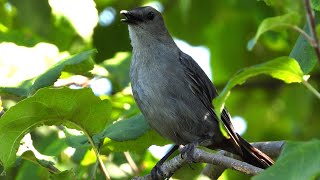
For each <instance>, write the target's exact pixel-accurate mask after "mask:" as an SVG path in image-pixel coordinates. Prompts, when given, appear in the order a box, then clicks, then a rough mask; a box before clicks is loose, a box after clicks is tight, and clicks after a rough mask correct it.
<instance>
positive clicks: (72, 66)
mask: <svg viewBox="0 0 320 180" xmlns="http://www.w3.org/2000/svg"><path fill="white" fill-rule="evenodd" d="M95 52H96V50H88V51H84V52H81V53H79V54H76V55H73V56H70V57H68V58H66V59H64V60H62V61H59V62H58V63H57V64H55V65H54V66H52V67H51V68H49V69H48V70H47V71H46V72H44V73H43V74H41V75H39V76H37V77H35V78H33V79H29V80H26V81H23V82H21V83H20V84H19V85H17V86H16V87H0V93H10V94H14V95H18V96H29V95H32V94H33V93H34V92H35V91H36V90H38V89H40V88H43V87H47V86H51V85H52V84H53V83H54V82H55V81H56V80H57V79H58V78H59V76H60V75H61V72H62V71H67V72H70V73H74V74H85V73H87V72H88V71H89V70H91V69H92V68H93V64H94V63H93V61H92V59H90V56H91V55H93V54H94V53H95Z"/></svg>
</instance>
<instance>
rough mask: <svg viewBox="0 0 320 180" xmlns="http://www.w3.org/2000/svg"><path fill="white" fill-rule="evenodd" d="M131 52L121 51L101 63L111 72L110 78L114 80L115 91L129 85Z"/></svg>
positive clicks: (113, 87)
mask: <svg viewBox="0 0 320 180" xmlns="http://www.w3.org/2000/svg"><path fill="white" fill-rule="evenodd" d="M130 59H131V54H130V53H128V52H119V53H117V54H116V55H115V56H114V57H113V58H112V59H107V60H105V61H103V63H101V65H102V66H103V67H104V68H106V69H107V70H108V72H109V74H108V78H109V79H110V81H111V82H112V90H113V92H118V91H121V90H122V89H124V88H125V87H127V86H128V84H129V82H130V80H129V69H130V63H131V60H130Z"/></svg>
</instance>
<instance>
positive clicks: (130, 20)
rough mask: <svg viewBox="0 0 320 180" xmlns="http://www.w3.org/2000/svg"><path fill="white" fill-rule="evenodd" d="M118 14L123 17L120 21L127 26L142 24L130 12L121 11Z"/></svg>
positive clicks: (140, 20)
mask: <svg viewBox="0 0 320 180" xmlns="http://www.w3.org/2000/svg"><path fill="white" fill-rule="evenodd" d="M120 14H122V15H124V16H125V18H123V19H121V22H124V23H127V24H137V23H138V22H142V19H141V18H140V17H139V16H138V15H136V14H135V13H133V12H132V11H127V10H121V11H120Z"/></svg>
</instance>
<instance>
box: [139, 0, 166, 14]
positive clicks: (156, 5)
mask: <svg viewBox="0 0 320 180" xmlns="http://www.w3.org/2000/svg"><path fill="white" fill-rule="evenodd" d="M143 6H151V7H153V8H155V9H156V10H157V11H159V12H163V10H164V7H163V5H162V4H161V3H160V2H159V1H151V2H148V3H146V4H144V5H143Z"/></svg>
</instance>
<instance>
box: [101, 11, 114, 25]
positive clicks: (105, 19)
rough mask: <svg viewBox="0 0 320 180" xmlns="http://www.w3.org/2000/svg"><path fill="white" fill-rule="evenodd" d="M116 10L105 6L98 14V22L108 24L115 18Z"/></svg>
mask: <svg viewBox="0 0 320 180" xmlns="http://www.w3.org/2000/svg"><path fill="white" fill-rule="evenodd" d="M115 16H116V10H115V9H114V8H112V7H107V8H105V9H104V10H103V11H102V12H101V13H100V15H99V24H100V25H101V26H109V25H110V24H111V23H112V22H113V21H114V19H115Z"/></svg>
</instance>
